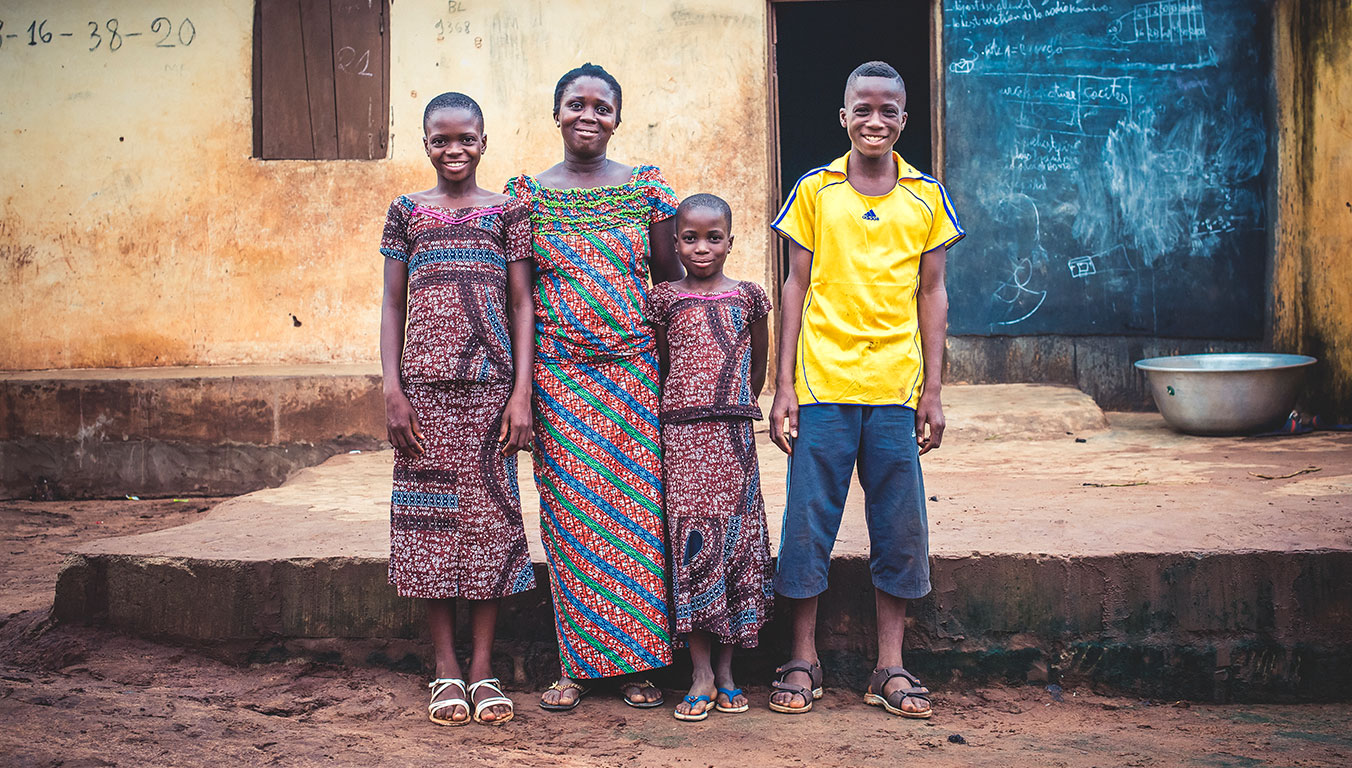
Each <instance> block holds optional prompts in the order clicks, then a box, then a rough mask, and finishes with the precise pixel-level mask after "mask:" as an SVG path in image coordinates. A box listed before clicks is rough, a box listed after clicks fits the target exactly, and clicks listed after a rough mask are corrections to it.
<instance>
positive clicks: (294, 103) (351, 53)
mask: <svg viewBox="0 0 1352 768" xmlns="http://www.w3.org/2000/svg"><path fill="white" fill-rule="evenodd" d="M388 9H389V0H258V2H257V4H256V5H255V6H254V76H253V83H254V88H253V91H254V154H255V155H256V156H257V157H260V158H263V159H267V160H281V159H301V160H335V159H342V160H374V159H377V158H382V157H385V155H386V151H387V145H388V143H389V119H388V114H389V104H390V86H389V61H390V47H389V34H388V23H387V18H388Z"/></svg>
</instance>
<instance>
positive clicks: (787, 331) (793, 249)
mask: <svg viewBox="0 0 1352 768" xmlns="http://www.w3.org/2000/svg"><path fill="white" fill-rule="evenodd" d="M787 250H788V253H789V276H788V278H786V279H785V280H784V291H783V293H782V294H781V296H780V300H779V316H780V319H781V320H782V321H783V322H782V323H781V325H780V329H779V358H778V368H777V369H776V372H775V402H774V405H772V406H771V407H770V439H771V440H773V441H774V442H775V445H777V446H779V449H780V450H781V451H783V452H785V453H788V454H792V453H793V443H791V442H789V441H790V439H792V438H796V437H798V395H797V394H796V393H795V392H794V390H793V374H794V368H795V367H796V366H797V364H798V332H799V331H800V330H801V329H802V326H803V301H804V299H806V297H807V286H808V278H809V276H810V274H811V273H812V251H809V250H808V249H806V248H804V247H803V246H801V245H799V244H798V243H795V242H793V241H789V242H788V243H787Z"/></svg>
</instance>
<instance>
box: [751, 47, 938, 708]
mask: <svg viewBox="0 0 1352 768" xmlns="http://www.w3.org/2000/svg"><path fill="white" fill-rule="evenodd" d="M840 124H841V126H842V127H844V128H845V130H846V132H847V133H848V134H849V137H850V145H851V146H850V151H849V153H848V154H846V155H845V156H844V157H841V158H839V159H837V160H835V161H834V162H832V163H830V164H829V165H824V166H822V167H820V168H817V169H815V170H812V171H809V172H808V173H807V175H806V176H803V178H801V179H799V180H798V183H797V184H796V185H795V186H794V188H793V191H792V193H791V194H790V195H789V199H788V201H787V202H785V203H784V208H783V210H781V211H780V213H779V216H778V217H777V218H776V219H775V221H774V223H773V224H772V225H771V226H772V227H773V228H774V230H775V231H776V232H778V233H779V234H780V235H782V236H784V237H785V238H787V239H788V244H787V245H788V252H789V276H788V279H787V280H786V281H785V283H784V293H783V299H782V304H781V307H782V310H783V328H782V329H781V333H780V338H779V368H778V382H777V387H776V389H775V400H774V406H773V407H772V408H771V411H770V436H771V438H772V439H773V440H774V441H775V444H776V445H778V446H779V447H780V448H781V449H782V450H783V451H784V452H785V453H787V454H789V478H788V504H787V505H786V507H785V510H784V525H783V529H782V534H781V540H780V547H779V564H778V568H777V571H776V574H775V590H776V591H777V592H778V593H779V594H780V595H781V597H782V598H785V599H784V600H783V601H782V603H781V605H784V604H787V605H788V606H789V609H790V614H791V617H792V619H791V621H792V628H793V630H792V631H793V641H792V648H793V654H792V655H793V658H792V660H791V661H789V662H788V663H786V664H784V665H783V666H781V667H780V668H779V669H778V670H777V672H778V679H777V680H776V681H775V682H774V684H773V687H774V692H773V693H772V694H771V696H770V708H771V709H773V710H775V711H776V712H785V713H789V714H798V713H802V712H807V711H808V710H810V709H811V708H812V702H813V700H814V699H817V698H821V695H822V688H821V679H822V678H821V666H820V663H819V661H818V658H817V648H816V640H815V633H816V621H817V597H818V595H820V594H821V593H822V592H824V591H826V586H827V585H826V572H827V568H828V566H829V565H830V562H831V548H832V547H833V546H834V545H835V540H836V534H837V532H838V531H839V530H840V519H841V515H842V512H843V510H844V506H845V496H846V493H847V492H848V491H849V487H850V476H851V475H852V474H853V470H854V468H855V465H856V464H857V465H858V468H859V482H860V485H862V486H863V489H864V504H865V517H866V519H867V521H868V529H869V541H870V555H869V569H870V571H871V573H872V576H873V584H874V587H875V595H876V602H877V608H878V664H877V667H876V668H875V669H874V671H873V675H872V677H871V678H870V681H869V687H868V691H867V693H866V694H865V695H864V701H865V702H867V703H869V704H874V705H877V706H881V707H883V708H884V709H886V710H887V711H888V712H890V713H892V714H895V715H900V716H902V717H915V718H927V717H929V716H930V714H931V709H930V700H929V696H928V694H929V689H927V688H925V687H924V686H922V685H921V684H920V681H919V680H918V679H916V677H915V676H914V675H912V674H911V673H910V672H908V671H906V670H905V669H904V668H903V667H902V662H901V640H902V633H903V631H904V629H905V620H906V601H907V600H908V599H910V598H916V597H922V596H924V595H925V594H928V593H929V590H930V582H929V542H928V530H927V528H928V524H927V522H926V519H925V489H924V482H923V480H922V479H921V476H920V461H919V456H920V455H921V454H924V453H926V452H928V451H931V450H933V449H935V448H938V447H939V443H940V441H941V440H942V439H943V434H944V413H943V406H942V405H941V404H940V401H939V388H940V381H939V374H940V368H941V367H942V364H943V350H944V335H945V333H946V330H947V325H948V294H947V292H946V291H945V289H944V259H945V256H946V249H947V247H948V246H950V245H952V244H953V243H955V242H957V241H958V240H959V239H961V238H962V236H963V231H962V229H961V227H959V225H958V219H957V215H956V214H954V212H953V207H952V205H951V204H950V203H949V200H948V194H947V193H946V192H945V191H944V188H943V186H942V185H940V184H939V182H938V181H936V180H934V179H933V178H930V177H929V176H926V175H925V174H923V173H920V172H919V171H917V170H916V169H915V168H913V167H911V166H910V165H909V164H907V163H906V161H904V160H902V159H901V156H900V155H898V154H897V153H896V152H893V151H892V146H893V145H894V144H896V142H897V139H898V138H899V137H900V135H901V131H902V129H903V128H904V127H905V126H906V86H905V83H903V82H902V79H901V76H900V75H899V74H897V71H896V70H895V69H893V68H892V67H891V66H889V65H888V64H886V63H884V62H881V61H871V62H868V63H866V64H862V65H860V66H859V67H858V68H856V69H855V70H854V72H852V73H850V76H849V79H848V80H847V81H846V84H845V106H844V107H842V108H841V110H840Z"/></svg>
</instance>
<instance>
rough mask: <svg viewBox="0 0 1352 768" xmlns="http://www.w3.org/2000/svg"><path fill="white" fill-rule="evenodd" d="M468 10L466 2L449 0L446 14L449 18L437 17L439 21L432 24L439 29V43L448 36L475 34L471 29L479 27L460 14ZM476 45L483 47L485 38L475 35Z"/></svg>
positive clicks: (444, 40) (476, 46)
mask: <svg viewBox="0 0 1352 768" xmlns="http://www.w3.org/2000/svg"><path fill="white" fill-rule="evenodd" d="M467 10H468V9H467V8H466V7H465V4H464V3H463V2H461V1H460V0H447V2H446V14H447V16H448V18H445V19H437V23H435V24H433V25H432V27H433V28H434V29H435V30H436V31H437V42H438V43H444V42H446V38H448V37H468V36H469V35H471V34H473V32H472V31H471V29H474V30H477V29H478V28H477V27H473V25H471V24H470V22H468V21H465V20H464V17H463V16H460V15H459V14H463V13H465V12H466V11H467ZM474 47H475V48H483V47H484V39H483V38H482V37H479V36H475V37H474Z"/></svg>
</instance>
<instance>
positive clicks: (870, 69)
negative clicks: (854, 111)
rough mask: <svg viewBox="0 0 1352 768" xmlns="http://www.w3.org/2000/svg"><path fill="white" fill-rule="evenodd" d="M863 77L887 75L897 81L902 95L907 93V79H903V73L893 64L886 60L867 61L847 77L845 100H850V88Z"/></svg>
mask: <svg viewBox="0 0 1352 768" xmlns="http://www.w3.org/2000/svg"><path fill="white" fill-rule="evenodd" d="M861 77H886V78H889V79H892V80H895V81H897V87H898V88H900V89H901V95H902V96H905V95H906V81H905V80H902V79H901V73H900V72H898V71H897V70H896V68H895V67H893V66H892V65H891V64H888V63H887V62H885V61H866V62H864V63H863V64H860V65H859V66H857V67H855V68H854V71H853V72H851V73H850V76H849V77H847V78H845V100H846V101H848V100H849V93H850V88H852V87H854V83H855V81H856V80H858V79H859V78H861Z"/></svg>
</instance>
